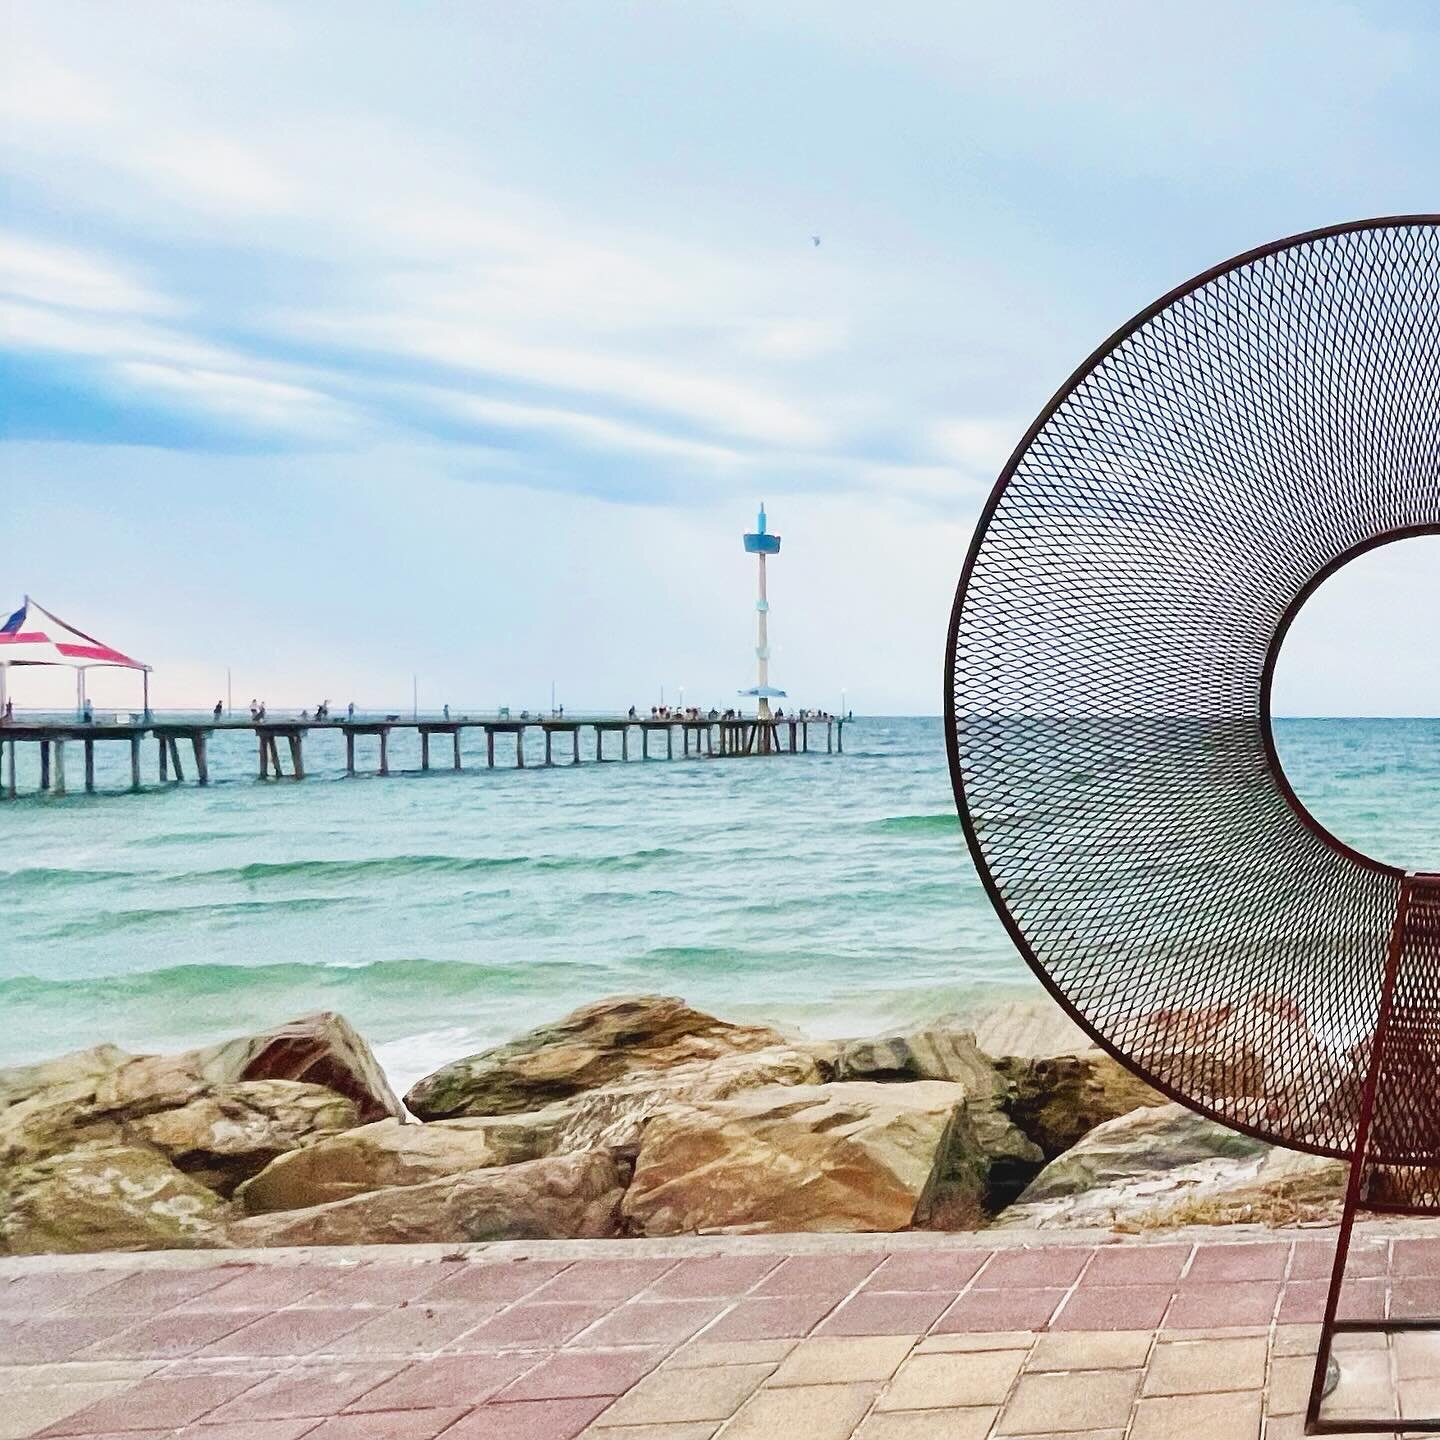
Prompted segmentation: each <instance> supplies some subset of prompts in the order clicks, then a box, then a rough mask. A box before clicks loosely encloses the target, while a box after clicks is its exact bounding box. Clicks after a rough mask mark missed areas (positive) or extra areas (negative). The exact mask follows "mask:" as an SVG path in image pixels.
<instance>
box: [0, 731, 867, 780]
mask: <svg viewBox="0 0 1440 1440" xmlns="http://www.w3.org/2000/svg"><path fill="white" fill-rule="evenodd" d="M845 724H846V721H845V720H844V719H843V718H841V717H837V716H832V715H822V716H809V715H796V716H793V717H792V716H788V715H786V716H780V717H772V718H768V719H757V718H755V717H754V716H749V717H732V718H719V717H717V718H715V719H709V718H707V717H706V716H701V717H699V718H698V719H697V718H695V717H693V716H686V717H681V716H675V717H668V718H667V717H650V716H640V717H636V718H633V719H632V718H630V717H628V716H609V715H584V716H574V717H571V716H568V715H543V716H536V717H531V716H523V715H522V716H521V717H520V718H518V719H516V718H513V717H511V716H508V715H503V714H501V715H484V716H470V715H462V716H458V717H449V716H435V715H423V716H413V717H412V718H410V719H408V720H406V719H402V718H400V717H399V716H397V715H384V716H378V717H377V716H361V715H355V716H353V717H351V716H348V715H346V716H339V717H336V718H331V719H325V720H312V719H306V718H303V717H302V718H299V719H295V718H291V717H280V716H277V717H276V718H274V719H267V720H259V721H256V720H249V719H237V720H230V719H222V720H215V719H212V718H210V717H208V716H207V717H205V718H203V719H197V718H189V717H185V716H179V717H173V718H168V719H162V718H159V717H158V716H154V715H151V716H149V717H142V716H138V715H136V716H131V717H130V718H129V719H128V720H125V719H116V720H113V721H104V720H95V721H91V722H88V723H87V722H85V721H82V720H65V719H61V718H51V717H48V716H46V717H30V718H26V717H23V716H17V717H16V718H14V719H13V720H11V721H10V722H9V723H8V724H0V799H15V798H16V797H17V795H18V793H19V790H18V783H17V775H18V771H19V766H18V755H19V751H20V747H21V746H22V745H34V746H37V747H38V754H39V767H38V771H39V784H38V790H39V791H40V792H42V793H49V794H52V795H64V794H65V793H66V792H67V786H70V784H71V777H70V776H68V775H67V773H66V757H67V746H69V747H72V749H71V752H70V753H73V749H74V747H78V748H79V749H80V750H81V753H82V755H83V760H84V776H83V785H84V789H85V790H86V791H87V792H92V793H93V792H94V790H95V788H96V785H95V747H96V746H97V745H128V746H129V751H130V756H129V758H130V786H129V788H130V789H131V790H139V789H141V788H143V785H144V776H143V773H142V771H143V765H142V759H143V752H144V750H145V748H146V741H153V742H154V745H155V756H156V760H155V773H156V776H157V779H158V782H159V783H160V784H162V785H165V784H181V783H184V782H185V780H186V779H187V775H186V766H187V763H188V765H189V768H190V775H191V776H192V777H193V780H194V783H196V784H198V785H208V784H209V783H210V778H211V776H210V740H211V738H212V737H213V736H214V735H216V734H217V733H221V732H229V731H249V732H250V733H251V734H252V735H253V737H254V740H255V746H256V773H257V775H258V778H259V779H260V780H303V779H304V778H305V773H306V772H305V744H306V741H307V740H309V739H310V738H311V737H313V736H315V735H317V734H325V733H326V732H333V733H338V734H339V735H341V736H343V737H344V751H345V773H346V774H347V775H352V776H353V775H356V774H357V773H359V772H360V769H361V768H364V769H365V770H367V771H368V773H373V774H377V775H389V774H390V773H391V769H390V737H391V736H392V735H393V734H395V733H396V732H397V731H399V732H406V731H413V732H415V733H416V734H417V735H418V738H419V744H420V770H421V771H422V772H425V771H429V770H431V769H432V768H437V769H438V768H444V769H448V770H460V769H462V768H463V767H462V762H461V750H460V738H461V734H462V732H464V731H466V730H474V731H484V734H485V768H487V769H493V768H494V767H495V763H496V762H495V737H496V736H497V735H499V736H505V737H509V736H513V737H514V760H513V766H514V768H516V769H524V768H525V763H526V758H525V757H526V739H527V737H528V736H530V735H531V734H532V733H534V732H538V733H539V735H540V736H541V737H542V738H543V753H544V760H543V762H542V763H543V765H546V766H554V765H555V764H556V763H557V762H556V755H557V753H559V754H560V755H562V756H563V757H564V759H565V763H566V764H568V765H580V764H582V763H584V762H583V761H582V759H581V745H580V737H581V733H582V732H583V731H585V730H589V731H591V732H592V734H593V739H594V746H593V753H594V759H595V762H597V763H601V764H607V763H611V762H614V761H628V760H629V759H630V741H631V736H632V734H635V733H637V732H638V738H639V742H640V745H639V748H640V759H641V760H652V759H659V758H661V756H660V755H659V753H658V751H659V749H660V745H659V740H658V737H659V736H663V737H664V755H663V758H664V759H666V760H676V759H690V758H695V759H701V758H703V759H731V758H737V757H740V756H760V755H803V754H806V753H807V752H809V751H810V749H811V741H812V738H813V740H814V742H815V749H816V751H817V752H818V751H819V749H820V748H821V746H822V745H823V748H824V751H825V753H827V754H844V751H845ZM617 735H618V737H619V738H618V741H617V739H616V736H617ZM442 737H444V738H448V739H449V742H450V743H449V744H448V745H447V744H445V743H444V738H442ZM652 737H656V743H655V745H654V749H655V751H656V752H657V753H654V754H652ZM437 738H440V739H441V743H440V744H439V745H438V746H436V745H435V744H434V743H433V742H434V741H435V740H436V739H437ZM372 739H373V740H374V741H375V744H374V746H373V747H372V746H370V745H368V744H367V745H365V746H364V749H365V750H367V751H370V752H371V754H373V756H374V760H373V765H372V764H370V763H367V762H362V761H361V760H360V759H358V758H357V748H359V747H357V744H356V742H357V740H365V741H369V740H372ZM557 739H558V741H559V743H558V744H557V743H556V742H557ZM607 742H608V744H609V747H610V753H609V754H606V745H607ZM282 745H283V748H282ZM505 748H507V749H508V748H509V747H508V744H507V745H506V747H505ZM617 748H618V750H619V754H618V755H617V754H616V753H615V751H616V749H617ZM437 751H438V752H439V755H440V757H442V758H441V763H440V764H439V765H435V766H432V763H431V762H432V759H434V758H435V755H436V752H437ZM567 752H568V753H567ZM287 762H288V764H287Z"/></svg>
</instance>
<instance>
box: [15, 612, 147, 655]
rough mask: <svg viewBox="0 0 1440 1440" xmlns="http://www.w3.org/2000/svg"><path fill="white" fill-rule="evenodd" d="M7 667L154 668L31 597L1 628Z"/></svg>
mask: <svg viewBox="0 0 1440 1440" xmlns="http://www.w3.org/2000/svg"><path fill="white" fill-rule="evenodd" d="M5 665H69V666H71V667H72V668H74V669H77V670H83V669H86V668H88V667H89V666H91V665H119V666H123V667H124V668H125V669H127V670H148V669H149V668H150V667H149V666H148V665H146V664H145V663H144V662H143V661H140V660H132V659H131V658H130V656H128V655H125V654H123V653H122V652H121V651H119V650H116V649H114V648H113V647H111V646H109V645H107V644H105V642H104V641H103V640H97V639H96V638H95V637H94V636H93V635H87V634H86V633H85V632H84V631H83V630H77V629H75V627H74V626H73V625H67V624H66V623H65V622H64V621H63V620H59V619H57V618H56V617H55V616H54V615H52V614H51V613H50V612H49V611H48V610H46V609H43V608H42V607H41V606H39V605H37V604H36V603H35V602H34V601H33V600H32V599H31V598H30V597H29V596H28V595H27V596H26V597H25V601H24V603H23V604H22V605H21V606H20V608H19V609H18V610H17V611H15V613H14V614H13V615H11V616H10V618H9V619H8V620H6V621H5V623H4V624H3V625H0V666H5Z"/></svg>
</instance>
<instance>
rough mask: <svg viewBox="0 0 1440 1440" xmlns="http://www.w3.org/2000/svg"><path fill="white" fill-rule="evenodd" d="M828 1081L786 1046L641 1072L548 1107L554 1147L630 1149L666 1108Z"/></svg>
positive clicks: (809, 1056) (810, 1059) (810, 1060)
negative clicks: (555, 1117)
mask: <svg viewBox="0 0 1440 1440" xmlns="http://www.w3.org/2000/svg"><path fill="white" fill-rule="evenodd" d="M829 1078H830V1073H829V1072H828V1071H827V1070H826V1069H825V1068H824V1067H823V1066H822V1065H821V1064H820V1063H819V1062H818V1061H817V1060H816V1058H815V1056H814V1054H813V1053H812V1052H811V1050H810V1048H809V1047H808V1046H807V1047H795V1046H789V1045H772V1046H770V1047H769V1048H768V1049H765V1050H755V1051H752V1052H750V1053H748V1054H739V1055H722V1056H721V1057H720V1058H719V1059H718V1060H693V1061H690V1062H689V1063H688V1064H684V1065H676V1066H673V1067H672V1068H670V1069H668V1070H656V1071H648V1070H647V1071H640V1072H638V1073H637V1074H635V1075H634V1076H633V1077H632V1078H630V1079H629V1080H625V1081H621V1082H618V1083H616V1084H613V1085H605V1086H602V1087H601V1088H600V1089H598V1090H590V1091H587V1092H585V1093H583V1094H580V1095H576V1096H574V1097H573V1098H571V1099H569V1100H567V1101H564V1102H563V1103H562V1104H560V1105H558V1106H554V1107H552V1110H558V1111H559V1112H560V1113H561V1114H562V1115H563V1116H564V1119H563V1120H562V1122H561V1124H560V1127H559V1129H558V1131H557V1132H556V1135H555V1139H554V1146H553V1148H554V1149H555V1150H557V1151H559V1150H590V1149H599V1148H605V1147H609V1148H613V1149H621V1150H633V1148H634V1147H635V1146H636V1145H637V1144H638V1143H639V1140H640V1134H641V1131H642V1129H643V1127H644V1124H645V1121H646V1120H647V1119H648V1118H649V1117H650V1116H651V1115H653V1114H655V1113H656V1112H657V1111H658V1110H661V1109H663V1108H664V1107H665V1106H666V1105H670V1104H674V1103H677V1102H694V1101H700V1100H728V1099H730V1098H731V1097H733V1096H735V1095H739V1094H741V1093H743V1092H744V1091H746V1090H756V1089H759V1088H760V1087H762V1086H765V1085H819V1084H820V1083H821V1082H823V1081H825V1080H828V1079H829ZM540 1113H541V1114H547V1113H550V1112H546V1111H542V1112H540Z"/></svg>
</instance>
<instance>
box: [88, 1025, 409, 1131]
mask: <svg viewBox="0 0 1440 1440" xmlns="http://www.w3.org/2000/svg"><path fill="white" fill-rule="evenodd" d="M242 1080H298V1081H303V1082H304V1083H306V1084H310V1085H323V1086H325V1087H326V1088H327V1089H330V1090H333V1091H335V1092H336V1093H337V1094H339V1095H343V1096H344V1097H345V1098H346V1099H347V1100H350V1101H352V1102H353V1103H354V1105H355V1107H356V1111H357V1113H358V1115H359V1117H360V1120H361V1122H362V1123H366V1122H369V1121H372V1120H381V1119H383V1118H384V1117H385V1116H387V1115H394V1116H399V1115H400V1114H401V1113H402V1112H401V1107H400V1102H399V1100H397V1099H396V1097H395V1092H394V1091H393V1090H391V1088H390V1082H389V1081H388V1080H387V1079H386V1078H385V1072H384V1071H383V1070H382V1069H381V1068H380V1064H379V1062H378V1061H377V1060H376V1059H375V1056H374V1054H373V1053H372V1052H371V1049H370V1047H369V1045H368V1044H366V1042H365V1040H364V1038H363V1037H362V1036H361V1035H360V1034H359V1032H358V1031H356V1030H355V1029H354V1028H353V1027H352V1026H351V1025H350V1024H349V1022H348V1021H347V1020H345V1019H344V1017H343V1016H340V1015H334V1014H330V1013H329V1012H324V1011H322V1012H320V1013H318V1014H315V1015H305V1016H302V1017H301V1018H300V1019H298V1020H291V1021H290V1022H289V1023H288V1024H285V1025H279V1026H277V1027H276V1028H275V1029H273V1030H263V1031H261V1032H260V1033H259V1034H256V1035H242V1036H239V1037H238V1038H236V1039H234V1040H225V1041H222V1042H221V1043H220V1044H219V1045H210V1046H207V1047H205V1048H204V1049H202V1050H187V1051H185V1052H184V1053H183V1054H180V1055H144V1056H141V1057H140V1058H139V1059H136V1060H131V1061H130V1062H129V1063H128V1064H125V1065H122V1066H121V1067H120V1068H119V1069H117V1070H115V1071H114V1072H113V1073H112V1074H111V1075H110V1076H108V1077H107V1078H106V1079H105V1080H103V1081H102V1082H101V1084H100V1086H99V1090H98V1097H97V1098H98V1099H99V1101H100V1103H101V1104H102V1105H104V1106H106V1107H108V1108H111V1109H127V1110H130V1111H132V1112H139V1111H141V1110H144V1109H150V1110H164V1109H170V1108H172V1107H174V1106H177V1105H187V1104H189V1103H190V1101H192V1100H194V1099H197V1098H198V1097H199V1096H201V1095H203V1094H205V1093H206V1092H207V1091H209V1090H210V1089H211V1088H212V1087H214V1086H216V1085H234V1084H237V1083H239V1082H240V1081H242Z"/></svg>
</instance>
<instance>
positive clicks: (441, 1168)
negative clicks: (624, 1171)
mask: <svg viewBox="0 0 1440 1440" xmlns="http://www.w3.org/2000/svg"><path fill="white" fill-rule="evenodd" d="M564 1119H565V1116H564V1113H563V1111H542V1112H540V1113H539V1114H536V1115H503V1116H496V1117H478V1116H477V1117H469V1118H462V1119H459V1120H432V1121H430V1122H429V1123H428V1124H425V1125H414V1124H405V1123H403V1122H401V1121H399V1120H377V1121H376V1122H375V1123H374V1124H373V1125H362V1126H360V1127H359V1129H356V1130H349V1131H346V1133H345V1134H343V1135H336V1136H333V1137H332V1138H330V1139H328V1140H321V1141H319V1142H317V1143H316V1144H314V1145H309V1146H307V1147H306V1148H305V1149H303V1150H292V1151H291V1152H290V1153H289V1154H287V1155H281V1156H280V1157H279V1158H278V1159H276V1160H274V1161H272V1163H271V1164H270V1165H269V1166H267V1167H266V1169H265V1170H263V1171H262V1172H261V1173H260V1174H259V1175H257V1176H256V1177H255V1178H254V1179H253V1180H249V1181H247V1182H246V1183H245V1184H244V1185H242V1186H241V1187H240V1190H239V1192H238V1194H237V1196H236V1198H237V1199H238V1200H239V1201H240V1202H241V1203H242V1204H243V1205H244V1207H245V1210H246V1211H247V1213H249V1214H251V1215H260V1214H264V1213H266V1212H268V1211H272V1210H298V1209H301V1208H303V1207H306V1206H311V1205H327V1204H330V1203H331V1202H333V1201H336V1200H346V1199H349V1198H350V1197H351V1196H352V1195H361V1194H364V1193H366V1192H367V1191H370V1190H380V1189H384V1188H386V1187H389V1186H394V1185H419V1184H422V1183H424V1182H425V1181H428V1180H436V1179H439V1178H440V1177H442V1176H446V1175H458V1174H462V1173H464V1172H465V1171H468V1170H485V1169H489V1168H490V1167H492V1166H497V1165H515V1164H519V1163H523V1162H524V1161H527V1160H535V1159H539V1158H540V1157H541V1156H543V1155H546V1154H548V1153H549V1152H550V1150H551V1149H552V1148H553V1146H554V1143H555V1137H556V1134H557V1133H558V1131H559V1129H560V1126H561V1124H562V1123H563V1121H564Z"/></svg>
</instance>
